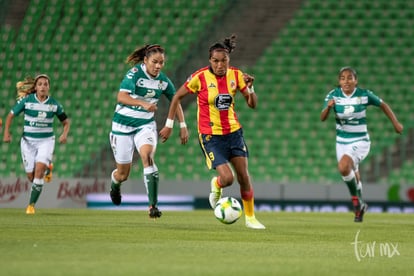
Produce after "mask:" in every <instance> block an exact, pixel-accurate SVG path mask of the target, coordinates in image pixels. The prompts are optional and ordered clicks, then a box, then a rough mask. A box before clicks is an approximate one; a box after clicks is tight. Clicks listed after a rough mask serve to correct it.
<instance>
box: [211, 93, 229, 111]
mask: <svg viewBox="0 0 414 276" xmlns="http://www.w3.org/2000/svg"><path fill="white" fill-rule="evenodd" d="M232 102H233V97H232V96H231V95H229V94H219V95H217V97H216V98H215V102H214V103H215V105H216V107H217V109H218V110H229V108H230V106H231V103H232Z"/></svg>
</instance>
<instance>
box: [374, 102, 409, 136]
mask: <svg viewBox="0 0 414 276" xmlns="http://www.w3.org/2000/svg"><path fill="white" fill-rule="evenodd" d="M380 108H381V110H382V111H383V112H384V113H385V115H386V116H387V117H388V119H390V121H391V123H392V125H393V126H394V129H395V132H397V133H399V134H401V133H402V132H403V129H404V126H403V125H402V124H401V123H400V122H399V121H398V119H397V116H395V114H394V112H393V111H392V109H391V107H390V106H389V105H388V104H387V103H386V102H384V101H382V102H381V104H380Z"/></svg>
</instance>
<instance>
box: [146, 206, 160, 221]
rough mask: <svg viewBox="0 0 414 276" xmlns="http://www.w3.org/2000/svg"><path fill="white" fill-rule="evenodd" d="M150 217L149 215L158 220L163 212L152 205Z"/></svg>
mask: <svg viewBox="0 0 414 276" xmlns="http://www.w3.org/2000/svg"><path fill="white" fill-rule="evenodd" d="M148 215H149V217H150V218H153V219H156V218H159V217H161V215H162V212H161V211H160V210H158V208H157V207H155V206H154V205H152V206H151V207H150V209H149V212H148Z"/></svg>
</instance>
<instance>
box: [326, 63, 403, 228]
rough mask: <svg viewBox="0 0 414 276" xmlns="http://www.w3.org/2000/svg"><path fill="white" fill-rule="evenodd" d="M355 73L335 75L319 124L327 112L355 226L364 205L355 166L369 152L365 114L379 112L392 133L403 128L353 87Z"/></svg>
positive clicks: (375, 99) (370, 97)
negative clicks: (336, 84) (333, 127)
mask: <svg viewBox="0 0 414 276" xmlns="http://www.w3.org/2000/svg"><path fill="white" fill-rule="evenodd" d="M357 85H358V78H357V73H356V71H355V70H354V69H353V68H351V67H344V68H341V70H340V71H339V87H337V88H335V89H333V90H332V91H330V92H329V93H328V95H327V96H326V97H325V102H324V106H323V110H322V112H321V120H322V121H325V120H326V119H327V118H328V115H329V112H330V111H331V109H332V110H333V112H334V113H335V119H336V156H337V160H338V170H339V172H340V174H341V175H342V179H343V181H344V182H345V183H346V185H347V186H348V189H349V192H350V194H351V198H352V204H353V206H354V212H355V218H354V221H355V222H362V220H363V216H364V213H365V212H366V210H367V204H366V203H365V202H364V201H363V199H362V184H361V176H360V174H359V170H358V169H359V164H360V163H361V161H362V160H364V159H365V158H366V157H367V155H368V153H369V150H370V145H371V142H370V138H369V134H368V130H367V120H366V110H367V107H368V106H370V105H373V106H376V107H379V108H381V110H382V111H383V112H384V113H385V115H386V116H387V117H388V118H389V119H390V121H391V123H392V125H393V127H394V129H395V131H396V132H397V133H402V131H403V125H402V124H401V123H400V122H399V121H398V119H397V117H396V116H395V115H394V112H393V111H392V109H391V108H390V106H389V105H388V104H387V103H386V102H384V101H383V100H382V99H380V98H379V97H378V96H376V95H375V94H374V93H373V92H372V91H370V90H367V89H362V88H360V87H358V86H357Z"/></svg>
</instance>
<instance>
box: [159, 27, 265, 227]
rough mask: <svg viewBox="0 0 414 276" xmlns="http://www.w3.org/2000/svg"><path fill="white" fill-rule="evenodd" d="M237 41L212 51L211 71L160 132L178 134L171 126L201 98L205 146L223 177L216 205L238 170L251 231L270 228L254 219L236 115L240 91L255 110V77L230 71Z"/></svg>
mask: <svg viewBox="0 0 414 276" xmlns="http://www.w3.org/2000/svg"><path fill="white" fill-rule="evenodd" d="M235 39H236V36H235V35H232V36H231V37H228V38H225V39H224V41H222V42H217V43H215V44H213V45H212V46H211V47H210V49H209V55H210V57H209V61H210V66H207V67H204V68H201V69H199V70H198V71H196V72H195V73H193V74H192V75H191V77H190V78H189V79H188V80H187V81H186V82H185V83H184V85H183V86H182V87H181V88H180V89H179V90H178V91H177V94H176V95H175V96H174V98H173V100H172V102H171V105H170V110H169V113H168V119H167V122H166V125H165V127H164V128H163V129H162V130H161V131H160V136H161V138H162V139H163V141H165V140H167V139H168V137H169V136H170V135H171V132H172V125H171V121H172V119H173V117H174V114H175V112H176V109H177V107H178V105H179V103H180V101H181V99H182V98H183V97H184V96H186V95H188V94H190V93H191V94H197V105H198V111H197V122H198V133H199V142H200V146H201V148H202V150H203V153H204V156H205V158H206V162H207V166H208V168H209V169H212V168H213V169H215V170H216V171H217V173H218V176H216V177H214V178H213V179H212V180H211V193H210V196H209V201H210V205H211V207H212V208H214V207H215V205H216V203H217V201H218V200H219V199H220V197H221V195H222V188H224V187H228V186H230V185H232V184H233V182H234V175H233V170H232V169H234V171H235V173H236V177H237V181H238V183H239V184H240V193H241V198H242V202H243V207H244V212H245V218H246V226H247V227H249V228H254V229H264V228H265V226H264V225H263V224H261V223H260V222H259V221H258V220H257V219H256V217H255V214H254V194H253V185H252V183H251V180H250V176H249V172H248V169H247V167H248V165H247V164H248V162H247V160H248V150H247V146H246V143H245V141H244V137H243V130H242V126H241V124H240V122H239V120H238V117H237V115H236V112H235V108H234V105H235V97H236V93H237V92H238V91H240V92H241V93H242V95H243V96H244V98H245V100H246V103H247V105H248V106H249V107H250V108H255V107H256V104H257V96H256V93H255V91H254V88H253V80H254V78H253V77H252V76H249V75H248V74H244V73H243V72H242V71H240V70H239V69H238V68H235V67H231V66H230V53H231V52H232V51H233V49H234V48H235Z"/></svg>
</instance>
